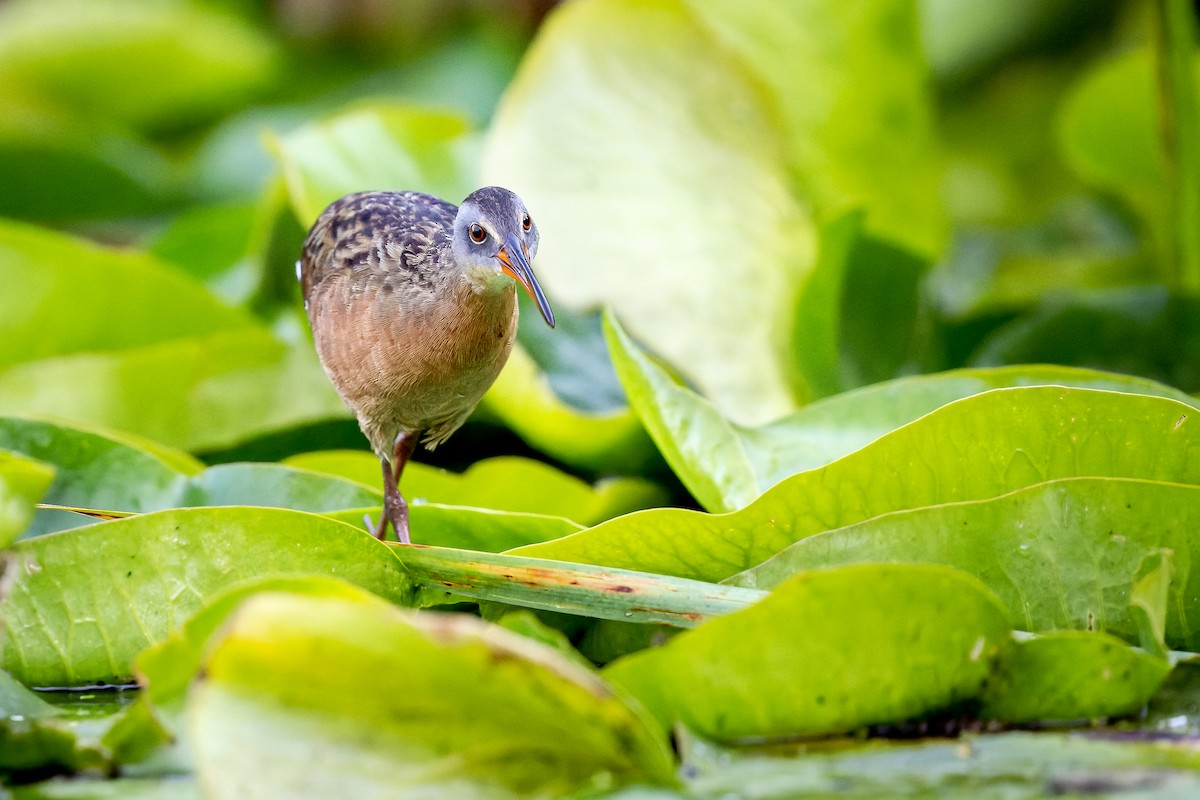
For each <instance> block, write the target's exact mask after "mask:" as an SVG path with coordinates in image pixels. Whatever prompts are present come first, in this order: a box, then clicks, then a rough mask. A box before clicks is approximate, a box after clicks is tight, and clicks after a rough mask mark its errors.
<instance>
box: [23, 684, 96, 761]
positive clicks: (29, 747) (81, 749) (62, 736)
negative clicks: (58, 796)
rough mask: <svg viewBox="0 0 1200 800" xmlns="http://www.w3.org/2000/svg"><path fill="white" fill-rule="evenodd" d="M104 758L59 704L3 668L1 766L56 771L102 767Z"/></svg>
mask: <svg viewBox="0 0 1200 800" xmlns="http://www.w3.org/2000/svg"><path fill="white" fill-rule="evenodd" d="M104 760H105V759H104V755H103V754H102V753H101V752H99V750H98V749H97V748H96V747H95V746H94V745H93V744H92V743H90V742H88V741H85V739H84V737H80V736H77V734H76V730H75V727H74V726H73V725H72V724H71V721H70V720H68V719H66V718H65V715H64V714H63V713H62V712H61V711H60V710H59V709H58V708H57V707H55V706H53V705H50V704H49V703H47V702H46V701H45V700H43V699H42V698H40V697H38V696H37V695H36V694H34V693H33V692H31V691H30V690H29V689H26V688H25V687H24V686H22V685H21V684H20V683H19V682H18V681H17V680H15V679H14V678H13V677H12V676H11V675H9V674H8V673H7V672H4V671H3V670H0V770H3V771H22V770H30V771H32V770H40V771H42V772H43V773H46V772H49V773H51V774H53V772H54V771H75V770H80V769H88V768H93V769H94V768H98V767H102V766H103V765H104Z"/></svg>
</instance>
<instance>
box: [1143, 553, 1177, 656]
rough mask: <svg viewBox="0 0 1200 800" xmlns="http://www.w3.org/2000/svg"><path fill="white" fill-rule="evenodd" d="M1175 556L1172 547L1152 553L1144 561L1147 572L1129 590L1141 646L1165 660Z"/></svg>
mask: <svg viewBox="0 0 1200 800" xmlns="http://www.w3.org/2000/svg"><path fill="white" fill-rule="evenodd" d="M1173 558H1174V555H1173V553H1172V551H1170V550H1159V551H1158V552H1154V553H1151V554H1150V555H1149V556H1148V557H1147V558H1146V560H1145V562H1143V565H1142V566H1143V568H1144V569H1145V570H1146V572H1145V574H1144V575H1143V576H1142V577H1141V578H1139V579H1138V581H1137V583H1135V584H1134V585H1133V589H1132V590H1131V591H1130V593H1129V604H1130V610H1129V611H1130V614H1131V615H1132V616H1133V618H1134V620H1135V621H1136V622H1137V623H1138V634H1139V638H1140V640H1141V641H1140V643H1141V645H1142V649H1143V650H1145V651H1146V652H1147V653H1149V654H1151V655H1152V656H1154V657H1155V658H1159V659H1161V660H1164V661H1165V660H1166V658H1167V647H1166V644H1165V641H1166V634H1167V613H1168V611H1167V609H1168V603H1169V602H1170V593H1171V573H1172V565H1173V563H1174V562H1173ZM1184 607H1185V608H1186V606H1184ZM1188 610H1190V609H1188Z"/></svg>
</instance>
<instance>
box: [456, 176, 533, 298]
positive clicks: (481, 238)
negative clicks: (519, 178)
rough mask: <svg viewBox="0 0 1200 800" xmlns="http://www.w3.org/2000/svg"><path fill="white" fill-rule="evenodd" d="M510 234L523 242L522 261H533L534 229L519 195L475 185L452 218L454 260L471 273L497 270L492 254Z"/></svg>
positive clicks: (497, 272) (499, 270)
mask: <svg viewBox="0 0 1200 800" xmlns="http://www.w3.org/2000/svg"><path fill="white" fill-rule="evenodd" d="M526 222H528V225H529V227H528V228H526V227H525V225H526ZM510 235H511V236H514V237H515V238H516V240H517V242H519V243H520V244H521V245H522V246H523V247H522V250H523V251H524V252H523V253H522V254H524V253H525V252H527V253H528V255H526V261H533V259H534V256H536V255H537V247H538V229H537V225H536V224H535V223H534V222H533V218H532V217H531V216H529V212H528V211H527V210H526V209H525V204H524V203H523V202H521V198H519V197H517V196H516V195H515V194H513V193H512V192H510V191H509V190H508V189H501V188H500V187H499V186H485V187H484V188H482V189H477V190H475V191H474V192H472V193H471V194H470V195H468V196H467V199H466V200H463V201H462V205H460V206H459V207H458V216H456V217H455V219H454V257H455V261H456V262H457V263H458V264H460V265H461V266H463V267H464V268H465V269H467V271H468V272H470V273H473V274H478V275H481V276H483V275H488V274H501V262H500V261H499V260H498V259H497V258H496V256H497V254H498V253H499V252H500V248H501V247H503V246H504V244H505V242H506V241H508V237H509V236H510Z"/></svg>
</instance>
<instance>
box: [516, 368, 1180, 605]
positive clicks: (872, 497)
mask: <svg viewBox="0 0 1200 800" xmlns="http://www.w3.org/2000/svg"><path fill="white" fill-rule="evenodd" d="M1196 416H1197V415H1196V409H1195V408H1194V407H1193V406H1189V405H1184V404H1183V403H1180V402H1177V401H1175V400H1169V399H1166V398H1162V397H1149V396H1143V395H1133V394H1121V393H1118V392H1104V391H1096V390H1091V389H1070V388H1062V387H1052V386H1035V387H1029V388H1019V389H998V390H994V391H991V392H984V393H983V394H979V395H974V396H972V397H968V398H965V399H963V400H959V401H956V402H953V403H950V404H949V405H946V406H943V407H942V408H939V409H938V410H936V411H934V412H933V413H931V414H928V415H926V416H924V417H922V418H920V419H918V420H916V421H915V422H913V423H910V424H908V425H906V426H904V427H902V428H899V429H897V430H895V431H893V432H891V433H889V434H887V435H885V436H883V437H881V438H880V439H877V440H876V441H874V442H872V443H871V444H870V445H868V446H866V447H864V448H863V449H861V450H858V451H856V452H854V453H851V454H850V455H848V456H846V457H844V458H842V459H840V460H838V461H835V462H833V463H831V464H829V465H828V466H825V467H822V468H820V469H815V470H810V471H808V472H802V473H800V474H798V475H794V476H793V477H791V478H788V479H787V480H784V481H782V482H781V483H779V484H777V485H776V486H775V487H774V488H773V489H771V490H770V491H768V492H767V493H766V494H764V495H763V496H762V497H760V498H759V499H758V500H756V501H754V502H753V503H751V504H750V505H748V506H746V507H745V508H743V509H742V510H740V511H736V512H733V513H730V514H723V515H710V514H703V513H700V512H695V511H684V510H678V509H654V510H651V511H640V512H637V513H634V514H629V515H626V516H624V517H619V518H617V519H615V520H610V521H608V522H604V523H601V524H600V525H597V526H595V527H593V528H589V529H587V530H585V531H582V532H580V533H577V534H574V535H572V536H567V537H565V538H563V539H559V540H556V541H553V542H547V543H545V544H540V545H533V546H530V547H523V548H520V549H518V550H517V551H516V552H517V553H518V554H520V555H530V556H537V557H539V558H552V559H558V560H562V561H579V562H583V563H589V564H603V565H606V566H612V567H621V568H623V569H636V570H642V571H646V572H658V573H663V574H667V575H678V576H680V577H688V578H696V579H699V580H709V581H714V580H721V579H723V578H727V577H729V576H730V575H733V574H735V573H737V572H740V571H742V570H744V569H748V568H749V567H752V566H754V565H755V564H758V563H760V562H762V561H764V560H766V559H768V558H770V557H771V556H773V555H775V554H776V553H778V552H779V551H781V550H783V549H784V548H785V547H787V546H788V545H790V544H792V543H794V542H796V541H799V540H801V539H804V538H806V537H808V536H811V535H813V534H815V533H821V532H822V531H828V530H832V529H834V528H840V527H844V526H846V525H851V524H854V523H856V522H861V521H863V520H866V519H869V518H871V517H874V516H878V515H880V514H886V513H889V512H892V511H900V510H904V509H911V508H920V507H922V506H930V505H940V504H943V503H954V502H961V501H966V500H980V499H984V498H987V497H994V496H996V495H999V494H1003V493H1005V492H1010V491H1013V490H1015V489H1019V488H1022V487H1024V486H1029V485H1031V484H1034V483H1039V482H1042V481H1047V480H1054V479H1056V478H1066V477H1077V476H1099V477H1124V478H1135V479H1145V480H1155V481H1172V482H1177V483H1187V484H1200V427H1197V425H1196V423H1195V422H1194V421H1193V417H1196Z"/></svg>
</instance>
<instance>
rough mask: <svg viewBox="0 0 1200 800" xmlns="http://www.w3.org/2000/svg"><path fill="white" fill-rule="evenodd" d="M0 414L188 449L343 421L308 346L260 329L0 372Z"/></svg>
mask: <svg viewBox="0 0 1200 800" xmlns="http://www.w3.org/2000/svg"><path fill="white" fill-rule="evenodd" d="M79 385H87V386H91V387H93V390H92V391H89V392H78V391H75V390H74V388H73V387H75V386H79ZM0 407H2V408H4V410H5V412H6V413H9V414H20V415H32V416H54V417H58V418H62V419H68V420H71V421H72V422H74V423H78V424H83V425H88V426H99V427H106V428H114V429H118V430H124V431H129V432H131V433H135V434H138V435H140V436H144V437H147V438H151V439H155V440H157V441H160V442H162V443H164V444H167V445H171V446H173V447H179V448H182V449H186V450H215V449H219V448H222V447H229V446H232V445H234V444H238V443H240V442H243V441H245V440H247V439H249V438H251V437H253V436H255V435H258V434H262V433H267V432H273V431H277V430H281V429H284V428H289V427H292V426H295V425H299V424H303V423H310V422H316V421H321V420H328V419H331V418H341V417H345V416H346V414H347V413H348V412H347V411H346V409H345V406H344V405H343V404H342V402H341V400H340V399H339V398H338V396H337V394H336V393H335V392H334V390H333V387H332V386H330V385H329V381H328V379H326V378H325V375H324V373H322V372H321V369H320V366H319V365H318V363H317V358H316V355H315V353H313V351H312V350H311V348H310V347H309V346H308V345H303V346H299V345H297V346H289V345H285V344H283V343H282V342H280V341H279V340H278V339H277V338H275V337H274V336H273V335H272V334H271V333H270V332H269V331H267V330H265V329H261V328H251V329H247V330H239V331H229V332H223V333H217V334H213V335H209V336H200V337H189V338H183V339H177V340H175V341H171V342H163V343H156V344H151V345H147V346H142V347H135V348H131V349H126V350H120V351H117V352H107V353H88V354H79V355H71V356H64V357H58V358H48V359H44V360H42V361H37V362H32V363H28V364H20V365H17V366H15V367H12V368H10V369H8V370H5V371H3V372H0Z"/></svg>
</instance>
